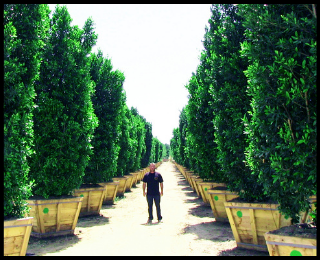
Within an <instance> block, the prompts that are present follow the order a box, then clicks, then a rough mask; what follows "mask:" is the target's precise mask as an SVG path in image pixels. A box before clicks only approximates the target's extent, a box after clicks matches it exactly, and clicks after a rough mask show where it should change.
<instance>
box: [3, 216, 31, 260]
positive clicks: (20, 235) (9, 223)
mask: <svg viewBox="0 0 320 260" xmlns="http://www.w3.org/2000/svg"><path fill="white" fill-rule="evenodd" d="M32 221H33V218H32V217H29V218H20V219H14V220H5V221H4V224H3V251H4V252H3V254H4V256H25V255H26V252H27V247H28V243H29V238H30V233H31V230H32Z"/></svg>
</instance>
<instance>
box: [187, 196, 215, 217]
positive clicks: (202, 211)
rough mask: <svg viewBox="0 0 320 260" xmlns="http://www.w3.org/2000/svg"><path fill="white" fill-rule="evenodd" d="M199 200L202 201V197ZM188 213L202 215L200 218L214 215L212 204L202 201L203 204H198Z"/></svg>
mask: <svg viewBox="0 0 320 260" xmlns="http://www.w3.org/2000/svg"><path fill="white" fill-rule="evenodd" d="M198 200H199V201H202V200H201V199H198ZM188 213H189V214H191V215H193V216H197V217H200V218H203V217H214V216H213V213H212V209H211V207H210V205H209V206H207V205H205V204H204V203H203V202H202V203H201V205H198V206H196V207H193V208H191V209H189V211H188Z"/></svg>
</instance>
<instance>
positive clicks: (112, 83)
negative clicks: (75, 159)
mask: <svg viewBox="0 0 320 260" xmlns="http://www.w3.org/2000/svg"><path fill="white" fill-rule="evenodd" d="M90 74H91V77H92V80H93V81H94V82H95V93H94V95H93V97H92V103H93V108H94V111H95V114H96V116H97V117H98V119H99V126H98V127H97V128H96V129H95V132H94V137H93V139H92V142H91V143H92V146H93V154H92V156H91V158H90V161H89V164H88V166H87V168H86V173H85V176H84V182H85V183H98V182H106V181H109V180H110V179H111V178H112V177H113V176H114V175H115V174H116V171H117V159H118V154H119V150H120V146H119V144H118V133H119V132H120V122H121V118H120V110H121V106H122V102H121V99H122V92H123V82H124V75H123V73H121V72H119V71H112V64H111V60H109V59H106V58H104V57H103V53H102V51H101V50H99V51H98V53H97V54H95V53H93V54H91V67H90Z"/></svg>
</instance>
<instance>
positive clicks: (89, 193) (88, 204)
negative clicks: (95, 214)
mask: <svg viewBox="0 0 320 260" xmlns="http://www.w3.org/2000/svg"><path fill="white" fill-rule="evenodd" d="M90 197H91V191H89V192H88V202H87V211H88V212H89V211H90V202H91V198H90Z"/></svg>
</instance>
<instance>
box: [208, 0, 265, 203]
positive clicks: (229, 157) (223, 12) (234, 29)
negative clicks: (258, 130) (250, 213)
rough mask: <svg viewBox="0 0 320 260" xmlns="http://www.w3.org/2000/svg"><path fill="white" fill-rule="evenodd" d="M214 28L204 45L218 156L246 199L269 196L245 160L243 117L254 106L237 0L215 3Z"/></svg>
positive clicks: (229, 179) (229, 182)
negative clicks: (249, 88)
mask: <svg viewBox="0 0 320 260" xmlns="http://www.w3.org/2000/svg"><path fill="white" fill-rule="evenodd" d="M211 12H212V15H211V19H210V20H209V24H210V29H209V30H207V31H206V34H205V39H204V48H205V50H206V53H207V56H208V63H209V66H210V70H209V71H208V72H209V73H208V78H210V82H211V86H210V89H209V93H211V95H212V96H213V100H212V102H211V106H212V108H213V110H214V117H213V125H214V128H215V129H216V131H215V132H214V137H215V143H216V144H217V148H216V149H217V153H216V157H215V158H214V160H215V161H216V162H217V163H218V164H219V166H220V168H221V171H222V172H223V176H224V178H221V181H224V182H225V183H226V184H227V186H228V188H229V189H231V190H232V191H237V192H238V193H239V196H240V198H243V199H245V200H246V201H253V200H265V199H266V196H265V195H264V194H263V189H262V184H261V183H260V182H259V181H258V180H257V177H256V176H254V175H252V174H251V170H250V168H249V167H246V164H245V150H246V140H247V138H246V137H247V136H246V135H244V134H243V132H244V124H243V122H242V119H243V117H244V115H246V114H247V111H248V110H249V108H250V99H249V97H248V96H247V95H246V87H245V86H246V84H247V79H246V77H245V75H244V71H245V70H246V69H247V66H248V62H247V60H246V59H245V58H243V59H242V58H241V57H240V50H241V45H240V44H241V42H242V41H243V40H244V35H243V34H244V30H245V28H244V26H243V24H242V21H243V18H242V17H241V16H239V14H238V7H237V6H236V5H233V4H214V5H213V6H212V8H211Z"/></svg>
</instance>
